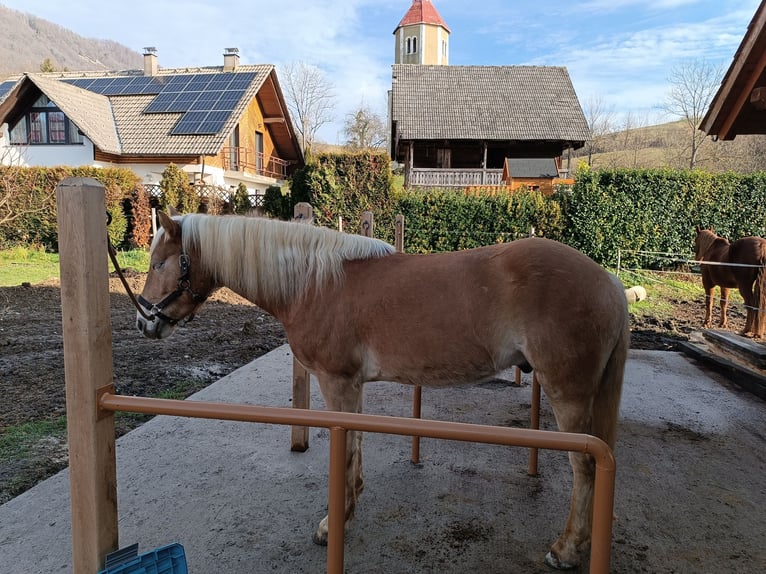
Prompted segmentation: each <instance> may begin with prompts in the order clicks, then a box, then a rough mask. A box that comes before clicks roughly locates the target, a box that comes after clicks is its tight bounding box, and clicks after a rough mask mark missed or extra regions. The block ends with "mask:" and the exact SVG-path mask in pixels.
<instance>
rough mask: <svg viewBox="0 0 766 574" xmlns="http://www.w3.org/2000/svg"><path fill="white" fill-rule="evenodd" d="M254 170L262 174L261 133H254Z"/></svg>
mask: <svg viewBox="0 0 766 574" xmlns="http://www.w3.org/2000/svg"><path fill="white" fill-rule="evenodd" d="M255 169H256V170H257V172H258V173H262V172H263V132H255Z"/></svg>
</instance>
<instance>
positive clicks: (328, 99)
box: [283, 62, 335, 153]
mask: <svg viewBox="0 0 766 574" xmlns="http://www.w3.org/2000/svg"><path fill="white" fill-rule="evenodd" d="M283 81H284V91H285V98H286V100H287V107H288V108H289V109H290V116H291V117H292V120H293V125H294V127H295V131H297V132H298V135H299V136H300V143H301V149H302V150H303V152H304V153H307V152H309V151H310V150H311V145H312V144H313V143H314V141H315V139H316V134H317V132H318V131H319V128H320V127H322V126H323V125H325V124H326V123H328V122H330V121H332V119H333V110H334V109H335V94H334V92H333V88H332V85H331V84H330V82H329V81H328V80H327V77H326V76H325V74H324V72H323V71H322V70H320V69H319V68H317V67H316V66H312V65H310V64H306V63H304V62H294V63H292V64H289V65H288V66H287V67H286V68H285V69H284V75H283Z"/></svg>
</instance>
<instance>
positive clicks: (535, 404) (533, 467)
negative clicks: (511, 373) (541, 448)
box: [527, 372, 541, 476]
mask: <svg viewBox="0 0 766 574" xmlns="http://www.w3.org/2000/svg"><path fill="white" fill-rule="evenodd" d="M540 394H541V393H540V383H539V382H537V374H536V373H534V372H532V412H531V420H530V423H529V428H531V429H534V430H540ZM537 460H538V449H537V447H536V446H533V447H532V448H530V449H529V469H528V470H527V474H528V475H529V476H537Z"/></svg>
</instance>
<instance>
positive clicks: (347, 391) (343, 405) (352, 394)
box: [313, 375, 364, 546]
mask: <svg viewBox="0 0 766 574" xmlns="http://www.w3.org/2000/svg"><path fill="white" fill-rule="evenodd" d="M317 379H318V380H319V388H320V389H321V391H322V396H323V397H324V401H325V405H326V406H327V409H328V410H331V411H342V412H349V413H360V412H362V403H363V393H362V382H361V381H355V380H348V379H345V378H339V377H331V376H328V375H319V376H317ZM363 489H364V475H363V473H362V433H361V432H357V431H348V432H347V433H346V489H345V490H346V512H345V526H346V528H348V525H349V522H350V521H351V519H352V518H353V517H354V509H355V508H356V501H357V500H358V499H359V495H360V494H362V490H363ZM328 519H329V517H328V516H325V517H324V518H323V519H322V520H321V521H320V522H319V527H318V528H317V530H316V532H315V533H314V537H313V539H314V542H315V543H316V544H320V545H323V546H324V545H326V544H327V533H328Z"/></svg>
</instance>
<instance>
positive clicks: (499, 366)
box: [365, 353, 526, 387]
mask: <svg viewBox="0 0 766 574" xmlns="http://www.w3.org/2000/svg"><path fill="white" fill-rule="evenodd" d="M514 357H515V356H514ZM514 364H518V365H525V366H526V361H524V360H523V356H522V355H521V354H518V357H515V360H511V358H510V357H506V358H505V359H504V360H502V359H501V360H498V359H497V358H492V357H489V356H488V355H487V354H486V353H484V354H482V355H469V354H467V353H461V354H456V355H452V356H424V355H422V354H420V355H410V354H407V355H397V356H386V355H377V354H371V356H370V361H369V363H368V367H369V368H368V369H367V373H366V376H365V379H366V380H368V381H395V382H399V383H404V384H409V385H421V386H424V387H448V386H454V385H461V384H471V383H477V382H481V381H482V380H485V379H489V378H491V377H493V376H494V375H496V374H497V373H498V372H499V371H502V370H504V369H507V368H508V367H510V366H512V365H514Z"/></svg>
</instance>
